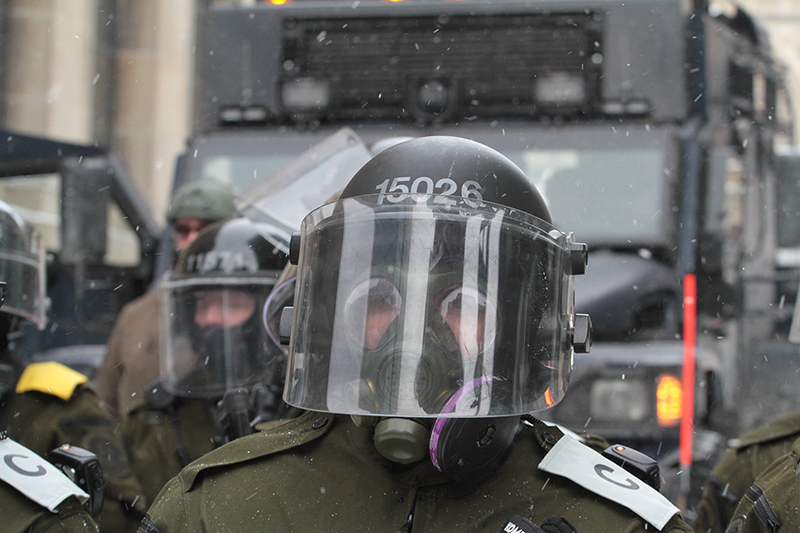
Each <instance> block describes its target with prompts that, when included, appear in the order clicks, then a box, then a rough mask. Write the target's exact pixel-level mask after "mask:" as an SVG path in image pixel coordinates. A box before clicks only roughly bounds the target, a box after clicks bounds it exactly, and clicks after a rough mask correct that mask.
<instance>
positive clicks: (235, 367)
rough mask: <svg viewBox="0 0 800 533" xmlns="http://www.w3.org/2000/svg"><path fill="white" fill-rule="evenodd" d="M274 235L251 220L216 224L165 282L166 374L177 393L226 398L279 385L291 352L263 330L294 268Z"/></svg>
mask: <svg viewBox="0 0 800 533" xmlns="http://www.w3.org/2000/svg"><path fill="white" fill-rule="evenodd" d="M272 233H273V228H272V227H271V226H268V225H265V224H258V223H254V222H252V221H250V220H249V219H246V218H237V219H232V220H228V221H225V222H220V223H217V224H214V225H212V226H209V227H207V228H206V229H204V230H203V231H202V233H201V234H200V235H198V236H197V238H196V239H195V240H194V241H193V242H192V243H191V244H190V245H189V247H188V248H186V250H184V252H183V253H182V254H181V256H180V258H179V259H178V264H177V267H176V268H175V270H174V271H173V272H170V273H169V274H168V276H167V278H166V279H165V280H163V281H162V283H161V285H160V298H161V302H160V305H161V321H162V324H161V326H162V327H161V331H162V365H161V369H162V372H161V373H162V382H163V384H164V388H165V389H166V390H167V391H169V392H170V393H172V394H174V395H176V396H182V397H190V396H200V397H209V398H211V397H221V396H222V395H223V394H224V393H225V391H229V390H235V389H239V388H243V389H247V388H249V387H251V386H253V385H255V384H257V383H265V382H267V383H269V382H272V381H274V380H276V379H278V378H277V376H276V375H275V373H276V372H277V371H278V366H279V365H278V364H277V361H276V359H277V358H279V357H280V356H282V354H283V352H282V351H281V349H280V348H279V347H278V346H276V345H275V343H273V342H272V341H271V340H270V339H269V337H268V336H267V334H266V331H265V330H264V328H263V327H262V325H261V313H262V308H263V306H264V302H265V301H266V298H267V296H268V295H269V293H270V291H271V290H272V288H273V286H274V285H275V282H276V280H277V279H278V276H279V275H280V273H281V271H282V270H283V268H284V266H285V265H286V262H287V257H286V255H285V254H284V253H283V252H281V251H280V250H279V249H278V248H276V247H275V245H274V244H273V242H272V240H271V239H272Z"/></svg>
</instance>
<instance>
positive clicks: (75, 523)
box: [0, 481, 99, 533]
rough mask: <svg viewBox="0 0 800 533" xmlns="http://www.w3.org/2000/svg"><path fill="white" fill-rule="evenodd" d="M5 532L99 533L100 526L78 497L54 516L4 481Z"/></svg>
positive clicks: (0, 489) (0, 494)
mask: <svg viewBox="0 0 800 533" xmlns="http://www.w3.org/2000/svg"><path fill="white" fill-rule="evenodd" d="M0 509H2V510H3V526H2V531H3V532H4V533H98V532H99V529H97V525H96V524H95V523H94V522H93V521H92V518H91V517H90V516H89V513H88V512H86V509H85V508H84V507H83V505H81V503H80V502H79V501H78V500H77V498H75V497H74V496H70V497H69V498H67V499H66V500H64V502H62V503H61V505H59V506H58V508H57V511H58V512H57V513H51V512H50V511H49V510H47V508H45V507H42V506H41V505H39V504H37V503H35V502H33V501H31V500H29V499H28V498H26V497H25V496H23V495H22V494H21V493H20V492H17V490H16V489H14V488H13V487H11V486H9V485H6V484H5V483H3V482H2V481H0Z"/></svg>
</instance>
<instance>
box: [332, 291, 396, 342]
mask: <svg viewBox="0 0 800 533" xmlns="http://www.w3.org/2000/svg"><path fill="white" fill-rule="evenodd" d="M402 303H403V298H402V296H401V295H400V291H398V290H397V287H395V286H394V284H393V283H392V282H390V281H389V280H387V279H385V278H370V279H368V280H366V281H363V282H361V283H359V284H358V285H357V286H356V288H355V289H353V291H352V292H351V293H350V296H349V297H348V298H347V302H346V304H345V306H346V311H345V322H346V324H347V332H348V334H349V335H350V338H351V340H352V341H353V342H355V343H357V344H359V345H360V344H362V343H363V346H364V347H365V348H367V349H368V350H376V349H378V348H380V346H379V344H380V345H383V344H385V343H386V342H388V340H389V339H384V338H383V337H384V334H385V333H386V331H387V330H388V328H389V326H390V325H391V324H392V322H394V320H395V318H397V316H398V315H399V314H400V309H401V308H402Z"/></svg>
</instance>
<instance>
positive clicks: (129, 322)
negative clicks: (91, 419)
mask: <svg viewBox="0 0 800 533" xmlns="http://www.w3.org/2000/svg"><path fill="white" fill-rule="evenodd" d="M233 198H234V196H233V191H232V189H231V188H230V187H228V186H226V185H222V184H219V183H216V182H213V181H210V180H200V181H193V182H190V183H188V184H186V185H183V186H181V187H180V188H178V190H177V191H176V192H175V196H174V198H173V200H172V202H171V203H170V206H169V209H168V210H167V223H168V224H169V226H170V229H171V235H170V236H169V237H171V239H172V240H173V241H174V243H175V248H176V250H177V251H178V252H180V251H181V250H184V249H185V248H186V247H187V246H189V244H190V243H191V242H192V241H193V240H194V239H195V238H196V237H197V235H198V233H199V232H200V231H201V230H202V229H203V228H205V227H207V226H209V225H211V224H212V223H215V222H219V221H221V220H226V219H228V218H231V217H234V216H235V215H236V207H235V206H234V203H233ZM172 252H173V251H172V250H170V251H169V252H168V255H169V256H170V258H171V257H172ZM159 339H160V337H159V330H158V297H157V296H156V293H155V291H150V292H148V293H147V294H145V295H143V296H141V297H139V298H137V299H135V300H133V301H132V302H130V303H128V304H127V305H126V306H125V307H123V309H122V311H121V312H120V316H119V318H118V319H117V323H116V324H115V325H114V329H113V331H112V332H111V336H110V337H109V339H108V352H107V354H106V358H105V359H104V361H103V365H102V366H101V367H100V369H99V370H98V371H97V376H95V379H94V387H95V390H96V391H97V395H98V396H99V397H100V399H101V400H103V401H104V402H105V404H106V406H107V407H108V409H109V411H111V413H112V414H113V415H114V416H116V417H122V415H124V414H125V413H126V412H127V411H128V409H130V408H132V407H133V406H135V405H136V404H138V403H140V402H141V401H142V394H143V389H144V387H145V386H146V385H147V384H148V383H150V382H151V381H152V380H154V379H156V378H157V377H158V375H159V372H158V365H159V361H160V357H161V356H160V352H159V349H160V340H159Z"/></svg>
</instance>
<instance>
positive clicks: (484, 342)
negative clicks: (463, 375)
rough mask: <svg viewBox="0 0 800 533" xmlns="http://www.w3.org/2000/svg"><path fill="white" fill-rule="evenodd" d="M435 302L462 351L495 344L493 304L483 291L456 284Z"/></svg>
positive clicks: (495, 320) (468, 352) (479, 349)
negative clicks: (456, 285)
mask: <svg viewBox="0 0 800 533" xmlns="http://www.w3.org/2000/svg"><path fill="white" fill-rule="evenodd" d="M436 303H437V308H438V310H439V313H440V314H441V316H442V318H443V319H444V321H445V322H446V323H447V325H448V326H449V327H450V329H451V330H452V331H453V334H454V335H455V337H456V340H457V342H458V344H459V347H460V348H461V350H462V352H463V353H462V355H468V356H474V355H476V354H477V353H478V352H481V351H484V350H486V349H487V348H489V347H490V346H491V345H492V344H494V341H495V335H496V330H497V316H496V307H495V304H494V302H493V301H490V300H489V299H487V298H486V296H485V295H484V294H482V293H480V292H478V291H477V290H476V289H473V288H467V287H456V288H453V289H448V290H447V291H444V292H443V293H442V297H440V298H439V299H438V302H436Z"/></svg>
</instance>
